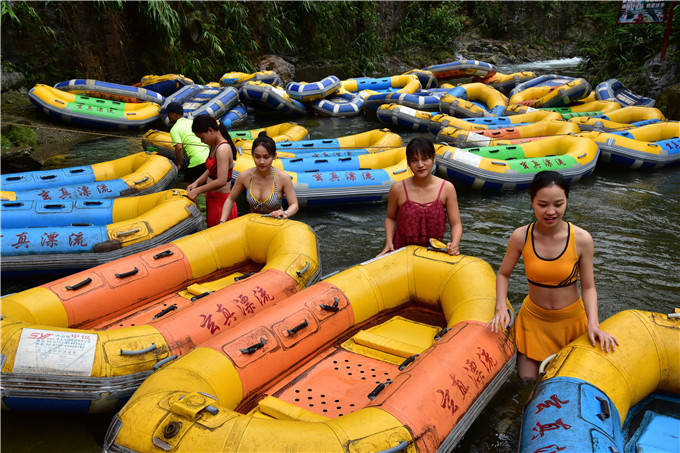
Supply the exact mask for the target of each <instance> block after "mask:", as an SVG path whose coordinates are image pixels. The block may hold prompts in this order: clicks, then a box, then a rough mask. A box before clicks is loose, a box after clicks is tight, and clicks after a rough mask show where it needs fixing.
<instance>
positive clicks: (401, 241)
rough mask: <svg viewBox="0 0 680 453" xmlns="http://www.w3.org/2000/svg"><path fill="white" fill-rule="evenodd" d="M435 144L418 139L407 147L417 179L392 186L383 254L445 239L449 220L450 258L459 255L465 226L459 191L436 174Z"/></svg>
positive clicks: (409, 179) (448, 245) (409, 160)
mask: <svg viewBox="0 0 680 453" xmlns="http://www.w3.org/2000/svg"><path fill="white" fill-rule="evenodd" d="M434 157H435V152H434V145H433V144H432V142H431V141H430V140H428V139H426V138H422V137H417V138H414V139H413V140H411V141H410V142H409V144H408V146H406V160H407V161H408V166H409V168H410V169H411V171H412V172H413V176H411V177H410V178H407V179H405V180H403V181H402V182H401V183H396V184H392V187H391V188H390V193H389V195H388V199H387V215H386V217H385V248H384V249H383V250H382V252H380V255H382V254H384V253H387V252H391V251H392V250H396V249H398V248H401V247H403V246H405V245H423V246H426V245H428V244H429V240H430V238H434V239H439V240H440V241H441V240H443V239H444V233H445V232H446V220H447V218H448V221H449V224H450V225H451V241H450V242H449V243H448V244H446V251H447V252H448V253H449V254H450V255H459V254H460V250H459V244H460V238H461V236H462V234H463V226H462V224H461V222H460V213H459V212H458V197H457V195H456V189H455V188H454V187H453V184H451V183H450V182H448V181H444V180H443V179H441V178H438V177H436V176H434V175H433V174H432V168H433V167H434Z"/></svg>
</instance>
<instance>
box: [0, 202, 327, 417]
mask: <svg viewBox="0 0 680 453" xmlns="http://www.w3.org/2000/svg"><path fill="white" fill-rule="evenodd" d="M249 263H251V264H249ZM245 265H250V266H251V267H254V268H253V270H254V271H255V270H257V271H258V272H256V273H255V274H254V275H251V274H246V275H241V276H239V277H238V278H234V276H232V277H230V278H231V280H230V283H233V284H231V285H230V286H227V287H226V288H224V289H221V290H217V291H215V288H214V287H211V286H209V285H207V284H205V283H206V281H208V280H211V279H212V280H214V279H215V278H217V277H224V276H225V275H227V276H228V275H229V274H232V273H233V272H234V271H235V270H237V269H240V268H243V266H245ZM319 266H320V263H319V258H318V251H317V244H316V238H315V236H314V233H313V232H312V230H311V229H310V228H309V227H308V226H307V225H305V224H303V223H300V222H295V221H288V220H278V219H274V218H271V217H265V216H260V215H256V214H249V215H245V216H242V217H239V218H237V219H234V220H231V221H229V222H226V223H224V224H221V225H218V226H215V227H213V228H209V229H207V230H204V231H201V232H199V233H195V234H192V235H190V236H186V237H183V238H181V239H177V240H175V241H173V242H171V243H169V244H165V245H162V246H159V247H156V248H154V249H151V250H147V251H144V252H140V253H137V254H135V255H131V256H128V257H125V258H122V259H119V260H116V261H113V262H110V263H107V264H104V265H101V266H97V267H94V268H92V269H88V270H86V271H83V272H80V273H77V274H73V275H70V276H68V277H64V278H62V279H59V280H55V281H53V282H50V283H47V284H45V285H42V286H38V287H35V288H31V289H28V290H25V291H21V292H18V293H14V294H12V295H9V296H5V297H3V298H2V299H1V300H0V312H1V313H2V315H1V321H0V327H1V329H0V330H1V335H2V385H3V393H2V396H3V408H16V409H30V408H33V409H36V408H37V407H42V408H49V409H50V410H81V411H83V410H84V411H89V412H101V411H110V410H112V409H114V407H115V406H116V404H118V402H119V399H123V400H124V399H126V398H127V397H128V396H129V395H130V394H132V392H133V391H134V390H135V388H136V387H137V386H138V385H139V384H140V383H141V382H142V381H143V380H144V379H145V378H146V377H147V376H148V375H149V374H150V373H151V372H152V371H153V370H155V369H156V368H157V367H158V366H160V364H162V363H165V362H167V361H170V360H172V359H174V358H176V357H177V356H178V355H181V354H185V353H187V352H189V351H190V350H192V349H193V348H194V347H196V346H198V345H200V344H201V343H204V342H205V341H207V340H208V339H209V338H210V337H212V336H213V335H216V334H217V333H218V332H221V331H225V330H229V329H230V328H233V326H235V325H237V324H239V323H241V322H243V321H245V320H247V319H248V318H249V317H250V316H253V315H254V314H256V313H259V312H260V311H262V310H265V309H268V308H269V307H270V306H272V305H274V304H276V303H278V302H279V301H280V300H283V299H284V298H286V297H288V296H290V295H291V294H293V293H295V292H297V291H299V290H300V289H302V288H304V287H305V286H306V285H307V284H308V283H309V282H311V281H314V280H315V279H316V278H317V276H318V275H319V273H320V267H319ZM239 275H240V274H239ZM249 275H250V276H249ZM246 277H247V278H246ZM235 280H239V281H238V282H236V283H234V281H235ZM185 289H186V291H185ZM48 337H52V338H54V339H55V342H53V343H51V346H50V344H39V343H36V341H35V340H36V339H37V338H48ZM56 340H59V341H56ZM37 351H38V352H37ZM69 354H70V355H69ZM74 354H75V355H74ZM66 357H71V358H72V360H71V359H69V360H67V359H66ZM206 365H208V368H209V367H210V365H209V364H206ZM67 403H68V404H67ZM26 406H28V407H26Z"/></svg>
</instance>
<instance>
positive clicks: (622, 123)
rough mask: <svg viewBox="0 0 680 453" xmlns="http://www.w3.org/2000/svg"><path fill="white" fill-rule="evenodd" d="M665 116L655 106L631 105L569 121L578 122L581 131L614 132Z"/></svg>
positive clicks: (656, 120)
mask: <svg viewBox="0 0 680 453" xmlns="http://www.w3.org/2000/svg"><path fill="white" fill-rule="evenodd" d="M665 120H666V117H665V116H664V114H663V113H661V110H659V109H657V108H656V107H640V106H637V105H632V106H628V107H623V108H621V109H618V110H614V111H611V112H606V113H602V114H600V115H596V116H592V117H584V116H581V117H573V118H569V121H571V122H574V123H576V124H578V126H579V127H580V128H581V130H583V131H593V130H596V131H602V132H615V131H622V130H626V129H631V128H633V127H639V126H644V125H646V124H651V123H656V122H659V121H665Z"/></svg>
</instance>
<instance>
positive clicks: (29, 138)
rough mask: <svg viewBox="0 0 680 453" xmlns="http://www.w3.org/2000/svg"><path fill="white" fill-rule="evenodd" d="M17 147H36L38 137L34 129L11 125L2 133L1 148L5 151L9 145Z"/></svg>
mask: <svg viewBox="0 0 680 453" xmlns="http://www.w3.org/2000/svg"><path fill="white" fill-rule="evenodd" d="M12 144H14V145H17V146H36V145H37V144H38V136H37V135H36V133H35V129H33V128H31V127H28V126H16V125H12V126H9V127H7V128H5V130H3V133H2V147H3V149H6V148H8V147H11V145H12Z"/></svg>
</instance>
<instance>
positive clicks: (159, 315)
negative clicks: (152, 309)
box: [152, 304, 177, 319]
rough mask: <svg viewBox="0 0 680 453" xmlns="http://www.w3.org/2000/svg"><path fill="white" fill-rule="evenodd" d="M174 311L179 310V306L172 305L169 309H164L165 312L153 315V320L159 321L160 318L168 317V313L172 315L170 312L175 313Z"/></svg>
mask: <svg viewBox="0 0 680 453" xmlns="http://www.w3.org/2000/svg"><path fill="white" fill-rule="evenodd" d="M173 310H177V304H172V305H170V306H169V307H167V308H164V309H163V310H161V311H159V312H158V313H156V314H155V315H153V318H152V319H158V318H160V317H161V316H165V315H167V314H168V313H170V312H171V311H173Z"/></svg>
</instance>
